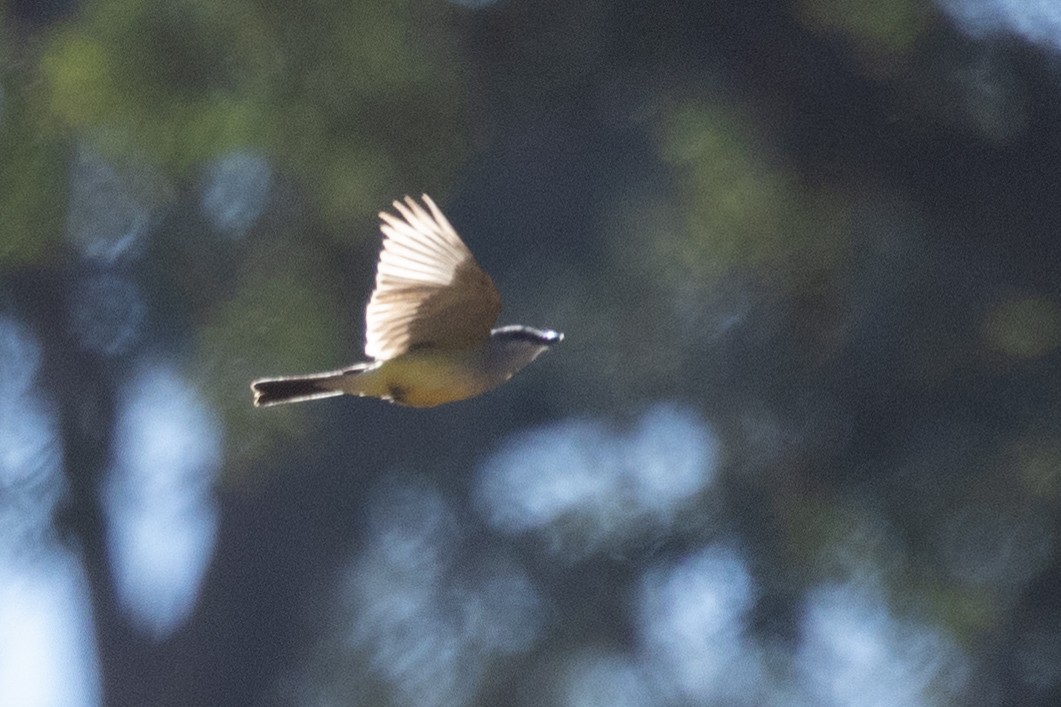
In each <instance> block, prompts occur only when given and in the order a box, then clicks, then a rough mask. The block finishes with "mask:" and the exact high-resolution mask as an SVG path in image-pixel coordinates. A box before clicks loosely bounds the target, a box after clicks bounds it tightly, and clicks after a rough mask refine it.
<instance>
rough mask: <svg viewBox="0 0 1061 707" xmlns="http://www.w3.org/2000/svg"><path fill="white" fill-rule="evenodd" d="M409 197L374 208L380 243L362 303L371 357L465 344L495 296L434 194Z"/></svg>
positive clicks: (496, 303) (475, 335)
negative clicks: (390, 208)
mask: <svg viewBox="0 0 1061 707" xmlns="http://www.w3.org/2000/svg"><path fill="white" fill-rule="evenodd" d="M423 200H424V203H425V204H426V205H427V208H428V209H429V210H430V212H429V211H426V210H424V208H423V207H422V206H420V204H418V203H417V202H416V201H414V200H413V199H412V198H410V197H408V196H407V197H405V202H404V203H402V202H400V201H395V202H394V208H395V210H397V212H398V214H400V217H399V216H395V215H393V214H389V213H387V212H382V213H380V215H379V217H380V219H381V220H382V221H383V223H382V224H381V226H380V230H382V231H383V235H384V239H383V249H382V251H381V252H380V256H379V264H378V265H377V266H376V287H375V289H374V290H373V291H372V298H371V299H370V300H369V303H368V308H367V309H366V311H365V353H366V354H368V355H369V356H371V357H372V358H374V359H376V360H384V359H389V358H394V357H395V356H400V355H401V354H403V353H405V352H406V351H408V350H409V349H411V348H416V347H420V346H446V347H457V346H471V345H474V344H476V343H478V342H479V341H482V340H483V339H485V338H486V337H488V336H489V335H490V329H491V327H493V325H494V322H495V321H497V315H498V314H499V313H500V312H501V296H500V295H499V294H498V292H497V288H496V287H494V283H493V282H492V281H491V280H490V276H489V275H487V274H486V273H485V272H483V270H482V268H480V267H479V264H478V263H477V262H475V258H474V257H473V256H472V254H471V251H469V250H468V247H467V246H466V245H464V242H463V241H461V239H460V236H458V235H457V232H456V231H455V230H454V229H453V226H451V225H450V223H449V221H448V220H447V219H446V217H445V216H444V215H443V214H442V212H441V211H440V210H439V208H438V207H437V206H435V202H433V201H432V200H431V198H430V197H428V196H427V195H426V194H425V195H424V197H423Z"/></svg>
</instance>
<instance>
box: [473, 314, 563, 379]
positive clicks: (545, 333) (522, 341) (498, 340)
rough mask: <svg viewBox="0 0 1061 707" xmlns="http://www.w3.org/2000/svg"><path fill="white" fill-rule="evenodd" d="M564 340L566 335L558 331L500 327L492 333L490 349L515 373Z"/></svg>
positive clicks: (525, 327)
mask: <svg viewBox="0 0 1061 707" xmlns="http://www.w3.org/2000/svg"><path fill="white" fill-rule="evenodd" d="M563 340H564V335H563V334H561V333H560V332H558V331H553V330H551V329H535V328H534V327H529V326H521V325H518V324H515V325H511V326H503V327H498V328H497V329H494V330H493V331H491V332H490V348H491V349H492V350H493V351H495V352H496V353H497V354H498V355H500V356H501V357H502V358H503V359H504V360H505V361H506V364H507V365H506V368H511V370H513V371H518V370H519V369H521V368H523V367H524V366H526V365H527V364H528V363H530V362H531V361H533V360H534V359H536V358H538V356H540V355H542V354H543V353H545V352H546V351H548V350H549V349H550V348H551V347H552V346H553V345H555V344H558V343H560V342H561V341H563Z"/></svg>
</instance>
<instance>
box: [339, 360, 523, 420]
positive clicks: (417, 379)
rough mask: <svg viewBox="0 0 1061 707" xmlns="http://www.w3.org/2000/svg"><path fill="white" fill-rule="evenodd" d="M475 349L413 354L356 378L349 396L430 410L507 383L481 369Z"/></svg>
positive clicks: (386, 362)
mask: <svg viewBox="0 0 1061 707" xmlns="http://www.w3.org/2000/svg"><path fill="white" fill-rule="evenodd" d="M480 360H481V358H480V356H479V354H478V352H477V351H476V350H475V349H471V350H464V351H445V352H440V351H437V350H423V351H413V352H410V353H407V354H404V355H402V356H399V357H397V358H394V359H391V360H389V361H384V362H383V363H382V364H380V365H379V366H377V367H375V368H372V369H370V370H367V371H365V372H364V373H362V374H360V375H358V376H356V377H355V378H354V379H353V381H352V383H353V386H352V387H351V389H350V390H349V391H348V392H351V393H354V394H355V395H370V396H373V397H376V398H382V399H384V400H389V401H391V402H394V403H398V404H399V405H408V406H409V407H417V408H427V407H434V406H436V405H442V404H443V403H451V402H454V401H457V400H464V399H466V398H472V397H475V396H476V395H479V394H481V393H485V392H486V391H488V390H490V389H491V388H493V387H495V386H497V385H499V384H500V383H502V382H504V378H500V379H496V380H495V379H494V378H493V377H491V376H490V375H489V374H488V373H487V372H486V371H484V370H483V368H482V366H481V365H479V361H480Z"/></svg>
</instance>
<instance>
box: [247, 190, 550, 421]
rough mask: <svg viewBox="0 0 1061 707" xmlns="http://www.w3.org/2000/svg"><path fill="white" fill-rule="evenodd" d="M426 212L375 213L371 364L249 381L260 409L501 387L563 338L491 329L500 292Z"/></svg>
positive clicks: (438, 216) (433, 210) (415, 402)
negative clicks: (377, 237) (380, 236)
mask: <svg viewBox="0 0 1061 707" xmlns="http://www.w3.org/2000/svg"><path fill="white" fill-rule="evenodd" d="M423 198H424V202H425V203H426V204H427V206H428V207H429V209H430V213H428V212H427V211H424V209H423V208H422V207H420V206H419V204H417V203H416V202H415V201H413V200H412V199H410V198H409V197H406V199H405V203H404V204H403V203H402V202H397V201H396V202H394V206H395V208H396V209H397V211H398V213H399V214H401V216H402V218H396V217H395V216H393V215H391V214H387V213H381V214H380V218H381V219H382V220H383V222H384V224H383V226H382V230H383V232H384V234H385V235H386V236H387V238H386V239H385V240H384V243H383V250H382V252H381V253H380V261H379V265H378V268H377V272H376V288H375V290H374V291H373V293H372V298H371V300H370V301H369V304H368V308H367V310H366V314H365V319H366V344H365V352H366V353H367V354H368V355H369V356H371V357H372V358H373V359H375V360H374V361H369V362H364V363H358V364H355V365H353V366H350V367H348V368H344V369H340V370H337V371H329V372H325V373H316V374H311V375H306V376H288V377H281V378H263V379H259V380H256V381H254V382H253V383H251V388H252V389H253V390H254V394H255V397H254V404H255V405H258V406H269V405H277V404H280V403H293V402H301V401H305V400H314V399H317V398H327V397H332V396H336V395H344V394H345V395H359V396H371V397H376V398H381V399H383V400H388V401H391V402H394V403H398V404H401V405H408V406H410V407H434V406H436V405H441V404H443V403H448V402H454V401H457V400H464V399H466V398H471V397H474V396H476V395H480V394H482V393H485V392H486V391H488V390H490V389H491V388H494V387H496V386H498V385H500V384H501V383H504V382H505V381H507V380H508V379H509V378H511V377H512V376H513V375H515V374H516V372H518V371H519V370H520V369H521V368H523V367H524V366H526V365H527V364H529V363H530V362H531V361H533V360H534V359H535V358H537V357H538V356H539V355H540V354H542V353H543V352H544V351H546V350H548V349H549V347H550V346H552V345H553V344H555V343H557V342H559V341H560V340H561V339H563V334H560V333H558V332H554V331H548V330H544V331H543V330H538V329H533V328H531V327H524V326H506V327H500V328H492V327H493V324H494V321H495V320H496V318H497V315H498V313H499V311H500V308H501V301H500V296H499V295H498V293H497V290H496V289H495V288H494V285H493V282H492V281H491V280H490V277H489V276H488V275H487V274H486V273H485V272H483V270H482V269H481V268H480V267H479V265H478V263H476V262H475V259H474V258H473V257H472V255H471V253H470V252H469V251H468V249H467V247H466V246H465V245H464V243H463V242H462V241H461V240H460V237H459V236H458V235H457V233H456V231H454V230H453V227H452V226H451V225H450V224H449V222H448V221H447V220H446V218H445V216H443V215H442V212H441V211H439V210H438V207H436V206H435V204H434V202H432V201H431V199H430V198H429V197H427V196H426V195H425V196H424V197H423Z"/></svg>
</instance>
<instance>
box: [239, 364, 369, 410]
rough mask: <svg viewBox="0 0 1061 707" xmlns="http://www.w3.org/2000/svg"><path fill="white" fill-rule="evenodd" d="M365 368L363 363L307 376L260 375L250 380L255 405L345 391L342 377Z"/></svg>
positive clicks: (312, 397)
mask: <svg viewBox="0 0 1061 707" xmlns="http://www.w3.org/2000/svg"><path fill="white" fill-rule="evenodd" d="M364 368H365V367H364V366H352V367H350V368H344V369H343V370H341V371H329V372H327V373H312V374H310V375H306V376H284V377H282V378H259V379H258V380H256V381H253V382H251V390H253V391H254V405H255V407H269V406H270V405H282V404H284V403H301V402H303V401H306V400H317V399H318V398H331V397H334V396H336V395H342V394H343V393H344V392H345V391H344V386H343V379H344V378H347V377H348V376H351V375H357V374H358V373H360V372H361V371H362V370H364Z"/></svg>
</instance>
